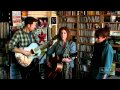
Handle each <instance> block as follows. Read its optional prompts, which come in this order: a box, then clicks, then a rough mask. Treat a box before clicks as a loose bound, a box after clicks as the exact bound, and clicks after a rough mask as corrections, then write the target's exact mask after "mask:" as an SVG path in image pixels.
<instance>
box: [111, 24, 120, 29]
mask: <svg viewBox="0 0 120 90" xmlns="http://www.w3.org/2000/svg"><path fill="white" fill-rule="evenodd" d="M109 27H110V30H120V23H109Z"/></svg>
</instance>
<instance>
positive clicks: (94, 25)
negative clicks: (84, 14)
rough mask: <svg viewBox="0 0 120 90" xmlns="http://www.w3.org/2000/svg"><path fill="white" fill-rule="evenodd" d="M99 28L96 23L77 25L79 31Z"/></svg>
mask: <svg viewBox="0 0 120 90" xmlns="http://www.w3.org/2000/svg"><path fill="white" fill-rule="evenodd" d="M99 27H101V25H100V24H98V23H80V24H79V25H78V28H80V29H96V28H99Z"/></svg>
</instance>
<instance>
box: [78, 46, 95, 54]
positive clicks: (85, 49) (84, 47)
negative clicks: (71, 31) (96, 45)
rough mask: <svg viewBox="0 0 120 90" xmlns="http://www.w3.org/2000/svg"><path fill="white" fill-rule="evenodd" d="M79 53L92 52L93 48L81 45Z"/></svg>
mask: <svg viewBox="0 0 120 90" xmlns="http://www.w3.org/2000/svg"><path fill="white" fill-rule="evenodd" d="M79 51H83V52H84V51H85V52H92V51H93V46H91V45H79Z"/></svg>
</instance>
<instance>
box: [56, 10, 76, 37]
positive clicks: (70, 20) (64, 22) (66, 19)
mask: <svg viewBox="0 0 120 90" xmlns="http://www.w3.org/2000/svg"><path fill="white" fill-rule="evenodd" d="M58 16H59V18H58V21H59V24H58V28H60V27H62V26H67V27H69V29H70V31H71V36H76V35H77V11H59V12H58Z"/></svg>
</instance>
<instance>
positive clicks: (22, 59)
mask: <svg viewBox="0 0 120 90" xmlns="http://www.w3.org/2000/svg"><path fill="white" fill-rule="evenodd" d="M57 37H58V35H56V36H54V37H53V38H52V40H55V39H57ZM49 43H50V42H47V43H45V44H44V45H40V46H39V45H38V44H37V43H31V44H30V45H29V46H28V47H24V50H27V51H31V53H32V54H31V55H30V56H25V55H23V54H21V53H15V58H16V59H17V61H18V63H19V64H20V65H21V66H23V67H27V66H29V65H30V64H31V62H32V61H33V60H34V58H37V57H38V58H39V57H40V54H41V50H44V49H45V48H47V47H49Z"/></svg>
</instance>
